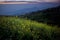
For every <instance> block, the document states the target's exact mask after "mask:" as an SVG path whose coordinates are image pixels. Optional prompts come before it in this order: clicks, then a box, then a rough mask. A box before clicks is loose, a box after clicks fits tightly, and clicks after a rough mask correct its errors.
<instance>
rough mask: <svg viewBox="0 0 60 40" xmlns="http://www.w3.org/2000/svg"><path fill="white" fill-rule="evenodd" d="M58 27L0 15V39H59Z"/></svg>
mask: <svg viewBox="0 0 60 40" xmlns="http://www.w3.org/2000/svg"><path fill="white" fill-rule="evenodd" d="M59 38H60V28H57V27H52V26H48V25H46V24H42V23H38V22H35V21H31V20H27V19H23V18H18V17H0V40H59Z"/></svg>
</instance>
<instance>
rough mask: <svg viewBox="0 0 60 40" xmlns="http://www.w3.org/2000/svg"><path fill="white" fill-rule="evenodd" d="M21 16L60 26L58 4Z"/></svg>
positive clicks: (59, 8) (59, 7)
mask: <svg viewBox="0 0 60 40" xmlns="http://www.w3.org/2000/svg"><path fill="white" fill-rule="evenodd" d="M21 17H23V18H27V19H30V20H35V21H38V22H43V23H47V24H50V25H58V26H60V6H58V7H55V8H48V9H45V10H42V11H41V10H38V11H37V12H32V13H30V14H26V15H23V16H21Z"/></svg>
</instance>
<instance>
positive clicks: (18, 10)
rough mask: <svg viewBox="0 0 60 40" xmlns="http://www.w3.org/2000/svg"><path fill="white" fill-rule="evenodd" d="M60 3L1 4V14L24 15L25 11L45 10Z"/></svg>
mask: <svg viewBox="0 0 60 40" xmlns="http://www.w3.org/2000/svg"><path fill="white" fill-rule="evenodd" d="M59 5H60V4H59V3H47V2H44V3H35V4H0V15H22V14H25V13H29V12H33V11H37V10H44V9H48V8H52V7H56V6H59Z"/></svg>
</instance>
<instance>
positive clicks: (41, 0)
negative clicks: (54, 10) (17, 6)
mask: <svg viewBox="0 0 60 40" xmlns="http://www.w3.org/2000/svg"><path fill="white" fill-rule="evenodd" d="M0 1H37V2H60V0H0Z"/></svg>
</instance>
